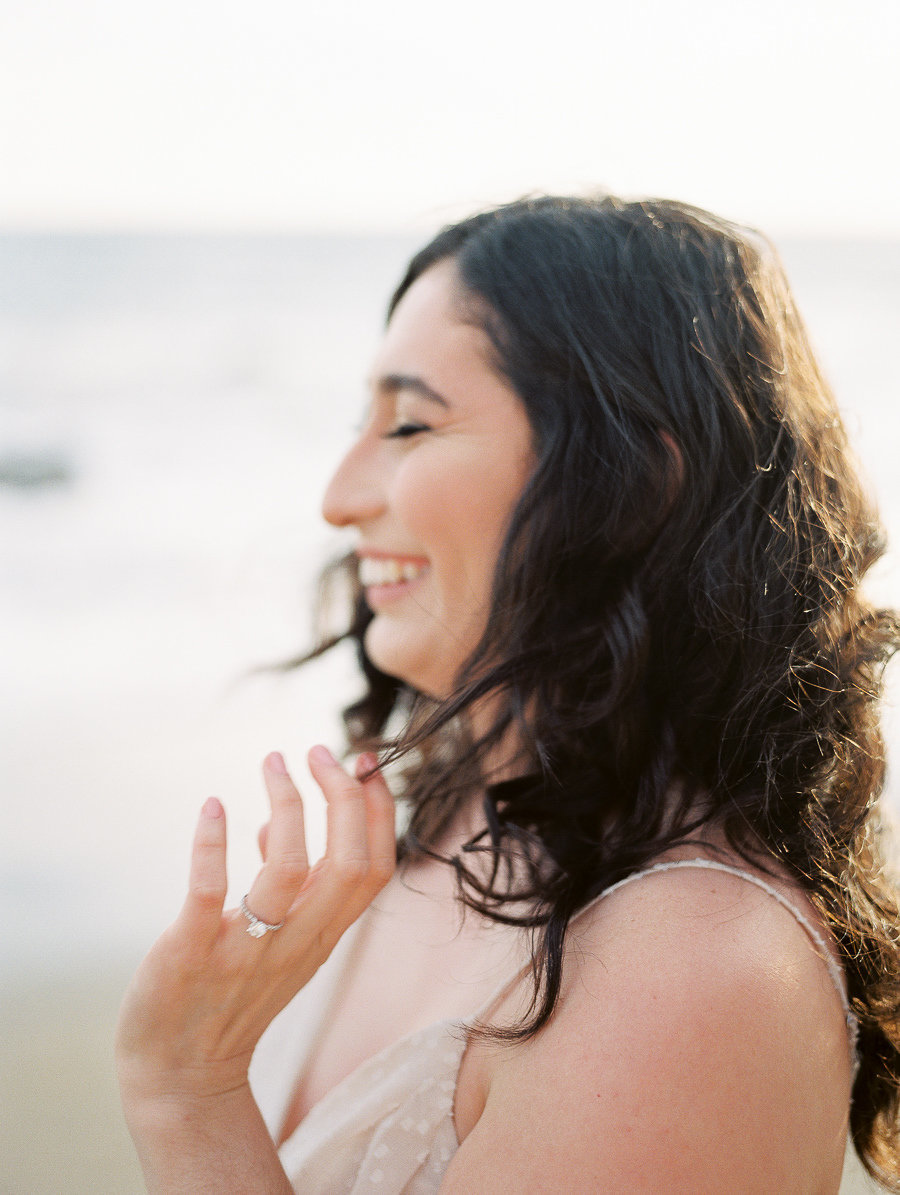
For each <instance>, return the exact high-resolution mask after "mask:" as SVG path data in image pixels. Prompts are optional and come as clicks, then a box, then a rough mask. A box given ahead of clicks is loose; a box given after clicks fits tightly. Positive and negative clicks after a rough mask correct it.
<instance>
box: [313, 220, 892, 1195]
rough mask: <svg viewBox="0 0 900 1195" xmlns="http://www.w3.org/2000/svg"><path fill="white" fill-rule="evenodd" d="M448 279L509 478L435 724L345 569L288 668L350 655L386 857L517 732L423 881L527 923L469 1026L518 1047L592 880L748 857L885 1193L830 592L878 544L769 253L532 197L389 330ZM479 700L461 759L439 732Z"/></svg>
mask: <svg viewBox="0 0 900 1195" xmlns="http://www.w3.org/2000/svg"><path fill="white" fill-rule="evenodd" d="M448 259H452V261H453V263H454V264H455V267H456V270H457V271H458V275H459V278H460V280H461V283H462V300H461V302H462V317H463V318H465V319H468V320H470V321H472V322H474V323H476V324H477V325H479V326H481V327H482V328H483V329H484V330H485V331H486V332H487V334H488V335H489V337H490V341H491V343H492V346H493V350H494V354H495V365H496V368H497V370H498V372H499V373H500V374H501V375H503V376H504V377H505V378H506V379H508V381H509V382H510V384H511V385H512V387H513V388H514V389H515V391H516V392H517V394H518V395H519V396H520V398H521V401H522V403H523V406H524V408H525V411H526V412H527V415H528V418H529V420H530V422H531V425H532V427H533V430H534V436H535V445H536V455H537V464H536V467H535V469H534V472H533V475H532V477H531V479H530V481H529V483H528V484H527V486H526V488H525V491H524V493H523V494H522V496H521V499H520V501H519V503H518V506H517V508H516V509H515V511H514V513H513V516H512V519H511V523H510V526H509V528H508V533H507V535H506V540H505V543H504V546H503V549H502V551H501V553H500V557H499V561H498V565H497V568H496V575H495V578H494V587H493V594H492V602H491V607H490V613H489V617H488V620H487V625H486V629H485V632H484V636H483V639H482V641H481V643H480V644H479V646H478V648H477V650H476V651H475V653H474V655H473V656H472V657H471V658H470V659H469V660H468V661H467V663H466V665H465V667H464V668H463V670H462V672H461V674H460V676H459V678H458V685H457V688H456V690H455V691H454V693H453V694H452V695H450V696H449V697H448V698H446V699H445V700H440V701H437V700H434V699H428V698H425V697H423V696H422V695H420V694H416V693H414V692H412V691H411V690H410V689H409V688H408V687H407V686H406V685H405V684H403V683H402V682H400V681H398V680H396V679H395V678H392V677H390V676H386V675H385V674H383V673H381V672H380V671H379V670H378V669H376V668H375V667H374V666H373V665H372V663H371V661H370V660H369V659H368V658H367V657H366V654H365V650H364V646H363V638H364V635H365V631H366V627H367V625H368V623H369V621H370V619H371V617H372V616H371V612H370V611H369V610H368V608H367V607H366V605H365V602H364V600H363V597H362V594H361V591H360V589H359V586H358V582H357V580H356V575H355V567H354V562H353V560H352V558H349V559H348V560H345V561H344V562H342V563H341V564H339V565H338V566H334V567H333V568H332V570H331V572H330V573H329V574H328V576H327V577H326V579H325V580H326V584H325V586H324V589H323V593H324V594H325V597H324V598H323V603H324V607H325V608H326V609H328V610H331V611H332V614H331V615H329V618H330V617H332V615H333V601H332V599H333V598H334V592H335V591H334V585H335V584H336V583H338V582H341V581H343V592H344V599H345V600H346V601H349V603H350V607H349V611H348V613H345V614H344V616H343V618H344V622H343V625H342V626H340V627H339V628H338V629H337V630H336V631H332V632H330V633H329V631H328V630H327V625H326V623H322V624H321V634H320V640H319V646H318V647H317V649H316V650H315V651H314V652H313V653H312V654H313V655H318V654H321V652H322V651H324V650H327V648H329V647H330V646H332V645H333V644H334V643H335V642H337V641H338V640H340V639H344V638H347V637H349V638H350V639H352V640H355V641H356V643H357V645H358V649H359V659H360V663H361V667H362V671H363V673H364V676H365V681H366V691H365V694H364V696H363V697H362V698H361V699H360V700H359V701H357V702H355V703H354V704H353V705H352V706H350V707H349V708H348V709H347V710H345V712H344V719H345V724H346V727H347V731H348V738H349V742H350V746H351V748H352V749H357V750H358V749H362V748H371V747H372V746H375V747H376V748H378V749H379V750H381V752H382V756H383V758H385V759H386V760H387V761H388V762H391V761H395V760H401V759H402V760H403V763H404V771H403V788H404V793H403V795H404V796H405V799H406V801H407V803H408V807H409V810H410V820H409V825H408V829H407V831H406V834H405V837H404V838H403V840H402V842H401V853H402V854H405V855H406V856H410V855H414V854H416V853H421V852H426V853H429V852H432V851H434V849H435V845H436V844H437V842H438V841H439V838H440V834H441V831H442V829H443V828H444V827H445V826H446V825H447V823H448V822H449V821H450V820H451V818H452V817H453V816H454V814H455V813H456V812H457V811H458V810H459V809H460V807H461V806H462V804H463V803H464V802H465V801H467V800H469V799H471V796H472V794H473V793H474V792H481V791H484V787H485V782H486V781H487V780H490V775H489V773H488V770H487V766H486V763H485V761H486V759H487V757H488V753H489V752H490V751H491V750H492V748H496V746H497V744H498V743H500V742H501V741H506V742H508V741H509V739H510V732H514V738H515V741H516V742H518V743H521V744H522V745H523V748H522V750H523V756H522V759H521V760H520V763H521V764H522V765H523V766H522V769H521V770H522V771H523V772H525V773H527V774H526V775H525V776H524V777H523V778H521V779H519V780H517V781H515V782H512V783H505V784H499V785H492V786H489V787H488V788H487V795H486V797H485V802H484V804H485V811H486V814H487V826H488V829H487V830H486V831H485V832H484V833H482V834H481V835H478V836H477V837H475V838H473V839H472V840H471V841H470V842H469V843H468V844H467V846H466V847H465V848H464V849H463V851H462V852H461V853H460V854H459V855H458V856H456V857H454V858H453V859H452V860H449V862H451V863H452V865H453V866H454V867H455V869H456V872H457V875H458V879H459V885H460V892H461V896H462V899H463V901H464V903H465V904H466V905H467V906H469V907H471V908H473V909H476V910H478V911H479V912H481V913H483V914H485V915H487V916H489V917H491V918H493V919H495V920H498V921H505V922H509V923H511V924H518V925H526V926H530V927H531V928H532V931H533V971H534V995H533V1001H532V1004H531V1008H530V1010H529V1012H528V1014H527V1015H526V1017H525V1018H524V1019H523V1021H522V1022H521V1023H520V1024H519V1025H518V1026H517V1027H515V1028H514V1029H512V1030H510V1031H507V1032H506V1033H505V1034H504V1032H503V1031H500V1030H490V1032H492V1033H495V1034H496V1035H497V1036H504V1035H505V1036H510V1037H525V1036H528V1035H531V1034H533V1033H535V1032H537V1030H538V1029H540V1028H541V1026H542V1025H544V1024H545V1023H546V1021H547V1019H548V1018H549V1016H550V1015H551V1013H552V1011H553V1008H554V1005H555V1002H556V1000H557V997H558V994H559V990H560V979H561V967H562V957H563V944H564V937H565V933H566V927H567V925H568V923H569V920H570V918H571V917H572V915H573V914H574V913H575V912H576V911H577V910H578V909H579V908H580V907H582V906H583V905H584V904H586V903H587V902H588V901H589V900H590V899H591V898H592V897H594V896H596V895H597V894H599V893H600V892H602V891H603V890H604V889H605V888H607V887H608V886H609V885H610V884H612V883H614V882H615V881H617V880H619V879H622V878H623V877H624V876H626V875H628V874H630V873H631V872H633V871H635V870H636V869H639V868H641V867H643V866H645V865H646V864H647V863H648V862H650V861H651V860H653V859H654V858H655V857H656V856H658V855H659V854H660V853H661V852H663V851H665V850H667V849H668V848H670V847H672V846H673V845H676V844H678V843H680V842H682V841H684V839H685V837H686V836H687V835H688V834H696V833H697V832H698V830H702V827H703V826H712V825H715V826H717V827H721V828H723V829H724V831H725V834H726V836H727V840H728V842H729V844H730V846H731V847H732V849H734V850H736V851H738V852H739V853H740V854H742V855H743V856H744V857H746V858H748V859H749V858H751V857H752V858H753V860H754V861H755V862H756V864H757V865H760V866H763V867H765V866H767V865H769V866H771V865H772V863H773V861H777V863H778V864H780V865H781V866H783V867H785V868H786V869H787V870H788V871H789V872H790V873H791V874H792V875H793V876H794V877H796V879H797V880H799V881H800V882H801V883H802V884H803V885H804V887H805V889H806V890H807V891H808V893H809V895H810V898H811V900H812V901H813V902H814V904H815V905H816V907H817V909H818V910H819V912H820V913H821V915H822V917H823V919H824V921H825V923H826V924H827V925H828V927H829V929H830V930H831V932H832V934H833V935H834V938H835V941H836V942H837V943H838V945H839V947H840V950H841V953H842V956H843V963H844V968H845V971H846V975H847V983H848V990H849V995H850V999H851V1003H852V1007H853V1010H854V1012H855V1014H856V1016H857V1017H858V1019H859V1025H860V1037H859V1052H860V1059H861V1065H860V1068H859V1072H858V1075H857V1078H856V1081H855V1085H854V1092H853V1105H852V1112H851V1129H852V1134H853V1138H854V1142H855V1144H856V1147H857V1150H858V1152H859V1153H860V1155H861V1156H862V1158H863V1160H864V1161H865V1163H866V1165H867V1166H868V1167H869V1168H870V1170H872V1172H873V1173H876V1172H877V1175H878V1177H879V1178H880V1179H881V1180H882V1181H884V1179H885V1176H886V1175H887V1176H894V1177H896V1176H897V1175H898V1174H900V1139H898V1137H900V1135H898V1105H900V1100H898V1075H900V1052H898V1046H900V1023H898V1012H900V945H898V911H897V904H896V897H895V890H894V888H893V886H892V882H891V880H890V879H889V878H888V876H887V875H886V872H885V867H884V864H883V860H882V847H881V843H880V836H881V827H880V825H879V821H878V814H877V804H876V802H877V798H878V796H879V794H880V792H881V788H882V784H883V778H884V754H883V743H882V738H881V734H880V730H879V722H878V709H877V702H878V699H879V697H880V693H881V678H882V671H883V667H884V665H885V663H886V661H887V660H888V659H889V657H890V656H891V655H892V654H893V652H894V651H895V650H896V648H897V646H898V642H900V626H898V622H897V620H896V619H895V617H894V615H893V613H892V612H890V611H882V610H875V609H873V608H872V607H871V606H870V605H868V604H867V603H866V601H865V600H864V599H863V597H862V596H861V594H860V591H859V585H860V581H861V579H862V577H863V575H864V573H865V572H866V570H867V569H868V568H869V567H870V565H871V564H872V563H873V562H874V561H875V560H876V559H877V558H878V557H879V556H880V554H881V552H882V550H883V545H882V537H881V533H880V529H879V526H878V522H877V519H876V517H875V514H874V512H873V510H872V508H871V507H870V505H869V503H868V501H867V499H866V497H865V494H864V492H863V488H862V486H861V484H860V481H859V479H858V476H857V473H856V470H855V467H854V464H853V461H852V458H851V455H850V453H849V450H848V445H847V442H846V437H845V433H844V429H843V427H842V424H841V421H840V419H839V417H838V414H837V411H836V408H835V405H834V402H833V399H832V396H831V394H830V392H829V389H828V386H827V385H826V383H825V381H824V379H823V377H822V375H821V373H820V371H819V368H818V366H817V364H816V361H815V359H814V356H813V353H812V351H811V349H810V346H809V343H808V340H807V336H806V333H805V331H804V328H803V325H802V322H801V320H800V318H799V316H798V314H797V311H796V308H795V306H794V302H793V299H792V297H791V294H790V291H789V289H788V286H787V283H786V281H785V278H784V274H783V272H782V269H781V267H780V264H779V262H778V259H777V256H776V254H775V252H774V250H773V249H772V248H771V246H770V245H769V244H768V243H767V242H766V241H765V240H764V239H763V238H762V237H760V236H759V235H758V234H756V233H753V232H751V231H749V230H747V229H742V228H738V227H736V226H734V225H732V224H730V223H728V222H726V221H724V220H721V219H718V218H717V217H714V216H712V215H710V214H709V213H707V212H704V211H700V210H698V209H696V208H692V207H688V206H685V205H682V204H677V203H672V202H669V201H657V200H653V201H644V202H623V201H620V200H618V199H615V198H610V197H603V198H599V199H583V198H554V197H540V198H534V199H526V200H522V201H519V202H516V203H512V204H509V205H507V206H504V207H500V208H498V209H496V210H493V211H488V212H484V213H482V214H479V215H476V216H474V217H472V218H470V219H467V220H464V221H462V222H461V223H458V224H455V225H453V226H451V227H448V228H445V229H444V230H443V231H442V232H440V233H439V234H438V235H437V236H436V237H435V238H434V240H432V241H431V243H430V244H429V245H427V246H426V247H425V248H424V249H423V250H422V251H421V252H420V253H418V254H417V256H416V257H415V258H414V259H413V260H412V262H411V264H410V266H409V269H408V271H407V273H406V276H405V277H404V279H403V281H402V282H401V283H400V286H399V287H398V289H397V291H396V293H395V295H394V297H393V300H392V302H391V306H390V311H391V312H392V311H393V309H394V307H395V306H396V304H397V303H398V302H399V300H400V299H401V298H402V296H403V295H404V294H405V293H406V291H407V290H408V288H409V287H410V286H411V285H412V284H413V282H415V280H416V279H417V278H418V277H419V276H420V275H421V274H422V273H423V272H424V271H425V270H427V269H429V268H430V267H431V266H432V265H434V264H435V263H437V262H441V261H444V260H448ZM343 608H344V609H345V611H347V610H348V607H347V606H344V607H343ZM348 620H349V625H348ZM332 625H333V624H332ZM488 696H490V698H491V701H492V705H491V708H492V709H493V710H495V711H496V714H495V717H494V720H493V724H492V726H491V727H490V729H489V730H487V731H486V732H485V733H483V734H481V735H480V736H479V737H476V736H475V735H474V734H473V733H472V732H471V731H470V729H469V728H468V724H467V718H466V714H467V711H468V710H469V709H470V708H471V707H472V705H473V703H474V702H477V701H482V700H483V699H485V698H486V697H488ZM396 726H400V731H399V734H394V735H392V734H390V733H389V732H390V730H391V729H392V728H394V727H396ZM485 864H487V865H485ZM523 902H524V903H523ZM523 908H525V909H526V912H524V913H523V912H522V909H523Z"/></svg>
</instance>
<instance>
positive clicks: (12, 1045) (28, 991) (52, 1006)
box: [0, 964, 144, 1195]
mask: <svg viewBox="0 0 900 1195" xmlns="http://www.w3.org/2000/svg"><path fill="white" fill-rule="evenodd" d="M129 971H130V966H129V967H126V966H124V965H122V964H119V965H118V966H116V965H109V964H107V965H103V966H100V965H98V966H97V967H94V968H90V969H88V968H87V967H85V969H84V970H79V971H77V972H76V973H74V974H71V975H69V976H67V977H66V978H65V979H64V980H61V979H60V978H59V977H52V978H51V977H50V976H47V975H41V974H39V973H32V974H30V975H29V976H27V977H21V978H19V979H17V980H14V981H12V982H10V983H7V984H4V987H3V991H2V993H0V1017H2V1024H3V1033H2V1035H0V1073H2V1075H3V1096H2V1108H0V1158H2V1164H0V1192H2V1195H60V1193H61V1192H63V1191H65V1192H66V1193H67V1195H98V1193H102V1195H136V1193H138V1192H141V1191H142V1190H143V1189H144V1187H143V1183H142V1180H141V1174H140V1169H139V1167H138V1164H137V1160H136V1158H135V1156H134V1150H133V1148H132V1145H131V1139H130V1137H129V1136H128V1130H127V1129H126V1127H125V1122H124V1120H123V1118H122V1113H121V1111H120V1109H119V1101H118V1094H117V1090H116V1082H115V1074H114V1069H113V1053H112V1043H113V1032H114V1027H115V1021H116V1014H117V1010H118V1005H119V1002H120V1000H121V998H122V992H123V990H124V988H125V985H126V983H127V982H128V977H129V975H128V973H129Z"/></svg>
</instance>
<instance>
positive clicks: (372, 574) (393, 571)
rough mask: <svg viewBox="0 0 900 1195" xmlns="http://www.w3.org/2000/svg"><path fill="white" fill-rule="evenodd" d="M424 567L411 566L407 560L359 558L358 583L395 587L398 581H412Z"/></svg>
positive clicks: (419, 565) (419, 574) (418, 565)
mask: <svg viewBox="0 0 900 1195" xmlns="http://www.w3.org/2000/svg"><path fill="white" fill-rule="evenodd" d="M425 567H426V566H425V565H424V564H413V563H411V562H410V561H408V560H390V559H388V560H385V559H383V558H381V557H379V558H378V559H376V558H375V557H374V556H361V557H360V560H359V582H360V584H361V585H395V584H396V583H397V582H398V581H414V580H415V578H416V577H418V576H421V574H422V573H423V572H424V571H425Z"/></svg>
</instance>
